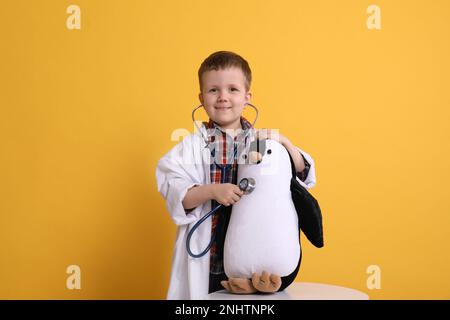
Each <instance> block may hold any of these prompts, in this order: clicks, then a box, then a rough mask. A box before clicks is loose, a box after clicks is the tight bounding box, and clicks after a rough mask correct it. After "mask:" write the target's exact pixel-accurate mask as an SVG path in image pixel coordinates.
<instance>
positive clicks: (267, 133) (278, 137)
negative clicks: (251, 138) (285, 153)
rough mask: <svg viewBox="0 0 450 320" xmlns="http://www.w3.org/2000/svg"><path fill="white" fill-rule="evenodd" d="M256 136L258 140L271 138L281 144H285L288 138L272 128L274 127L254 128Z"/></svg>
mask: <svg viewBox="0 0 450 320" xmlns="http://www.w3.org/2000/svg"><path fill="white" fill-rule="evenodd" d="M256 138H257V139H258V140H267V139H271V140H275V141H278V142H279V143H280V144H282V145H283V146H284V145H286V143H287V142H288V139H287V138H286V137H285V136H283V135H282V134H281V133H280V132H279V130H274V129H266V128H263V129H256Z"/></svg>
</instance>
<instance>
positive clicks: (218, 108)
mask: <svg viewBox="0 0 450 320" xmlns="http://www.w3.org/2000/svg"><path fill="white" fill-rule="evenodd" d="M214 109H216V110H228V109H231V107H214Z"/></svg>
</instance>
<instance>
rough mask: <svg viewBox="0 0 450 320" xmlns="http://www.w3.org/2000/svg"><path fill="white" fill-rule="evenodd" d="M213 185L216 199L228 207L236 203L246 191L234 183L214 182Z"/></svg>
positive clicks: (213, 193)
mask: <svg viewBox="0 0 450 320" xmlns="http://www.w3.org/2000/svg"><path fill="white" fill-rule="evenodd" d="M212 186H213V188H212V195H213V198H214V200H216V201H217V202H218V203H220V204H223V205H224V206H226V207H228V206H229V205H231V204H235V203H236V202H238V201H239V200H240V199H241V197H242V196H243V195H244V191H242V190H241V189H239V187H238V186H237V185H235V184H232V183H221V184H213V185H212Z"/></svg>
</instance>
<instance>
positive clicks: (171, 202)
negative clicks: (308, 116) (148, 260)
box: [156, 51, 315, 299]
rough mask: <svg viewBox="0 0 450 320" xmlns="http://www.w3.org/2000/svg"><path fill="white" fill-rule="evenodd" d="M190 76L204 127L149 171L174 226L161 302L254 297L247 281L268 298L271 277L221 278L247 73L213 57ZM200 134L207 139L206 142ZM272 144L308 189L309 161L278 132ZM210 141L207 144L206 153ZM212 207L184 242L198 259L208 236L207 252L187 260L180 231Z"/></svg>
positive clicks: (266, 133)
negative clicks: (259, 285) (226, 294)
mask: <svg viewBox="0 0 450 320" xmlns="http://www.w3.org/2000/svg"><path fill="white" fill-rule="evenodd" d="M198 76H199V82H200V94H199V99H200V102H201V103H202V105H203V107H204V108H205V110H206V113H207V114H208V116H209V122H207V123H206V122H205V123H203V126H202V127H201V128H200V132H196V133H194V134H191V135H189V136H187V137H185V138H184V139H183V141H182V142H180V143H179V144H177V145H176V146H175V147H174V148H173V149H172V150H171V151H169V153H167V154H166V155H165V156H163V157H162V158H161V159H160V161H159V162H158V166H157V169H156V178H157V183H158V191H159V192H160V193H161V194H162V196H163V197H164V199H165V200H166V204H167V208H168V211H169V213H170V214H171V216H172V219H173V220H174V222H175V223H176V224H177V225H178V231H177V239H176V244H175V250H174V255H173V261H172V274H171V280H170V286H169V292H168V295H167V298H168V299H204V298H205V297H206V295H207V294H208V293H211V292H215V291H218V290H221V289H223V287H225V288H226V289H227V290H229V291H231V292H234V293H252V292H256V291H257V290H256V289H255V286H254V285H253V283H254V281H255V279H256V280H257V281H259V280H261V282H265V283H266V284H267V286H266V287H265V292H275V291H277V290H278V289H279V288H280V285H281V279H280V277H279V276H277V275H269V274H267V273H263V274H262V275H255V276H254V277H253V278H254V279H252V280H253V282H252V280H251V279H227V277H226V275H225V273H224V270H223V252H222V250H223V243H224V239H225V234H226V229H227V226H228V221H229V217H230V214H231V207H232V205H233V204H234V203H236V202H238V201H239V200H240V198H241V197H242V195H243V192H242V191H241V190H240V189H239V187H238V186H237V185H236V183H237V159H238V158H239V154H237V153H236V145H237V144H239V143H242V141H246V140H245V134H244V133H245V132H248V130H251V129H253V128H252V126H251V124H250V123H249V122H248V121H247V120H246V119H245V118H244V117H243V116H242V112H243V110H244V108H245V106H246V105H247V104H249V103H250V99H251V93H250V91H249V90H250V85H251V70H250V67H249V65H248V63H247V61H245V60H244V59H243V58H242V57H241V56H239V55H237V54H235V53H233V52H229V51H219V52H215V53H213V54H211V55H210V56H209V57H208V58H206V59H205V61H204V62H203V63H202V65H201V66H200V69H199V71H198ZM208 132H214V133H215V134H214V135H213V136H210V135H208ZM204 136H209V142H210V143H209V144H207V143H206V142H205V141H204V140H203V137H204ZM256 136H257V138H258V139H260V140H263V139H271V138H275V137H272V136H274V133H273V132H271V131H270V130H257V131H256ZM276 139H277V140H278V141H279V142H280V143H281V144H282V145H283V146H284V147H285V148H286V149H287V151H288V152H289V153H290V155H291V156H292V159H293V161H294V164H295V168H296V171H297V176H298V180H299V181H300V183H301V184H302V185H303V186H305V187H307V188H311V187H313V186H314V185H315V169H314V161H313V160H312V158H311V157H310V156H309V155H308V154H307V153H305V152H303V151H302V150H300V149H299V148H297V147H295V146H294V145H293V144H292V143H291V142H290V141H289V140H288V139H287V138H286V137H284V136H282V135H281V134H278V135H277V137H276ZM212 143H214V146H215V148H214V149H213V150H211V148H212V147H211V144H212ZM212 158H214V159H212ZM218 159H219V160H218ZM220 159H221V160H220ZM216 163H217V164H219V165H222V166H223V165H226V164H227V163H228V164H232V166H231V170H228V172H227V171H225V172H222V170H219V169H218V166H217V165H216ZM222 174H224V176H222ZM218 204H223V206H222V207H221V209H219V211H217V213H216V214H215V215H213V216H212V219H207V220H206V221H205V222H204V223H203V224H202V225H201V226H200V227H199V228H198V229H197V231H196V234H195V236H193V237H192V241H191V247H192V249H193V250H192V251H193V252H195V253H198V252H201V251H202V250H203V249H204V248H205V247H206V246H207V244H208V243H209V241H210V239H211V235H212V234H213V233H215V235H216V236H215V237H214V241H213V243H212V246H211V250H210V251H209V252H208V254H206V255H204V256H203V257H201V258H197V259H195V258H191V257H190V256H188V254H187V252H186V237H187V233H188V231H189V229H190V228H191V227H192V226H193V225H194V224H195V223H196V222H197V221H198V220H199V219H200V218H201V217H203V216H204V215H205V214H206V213H208V212H209V211H210V210H211V208H214V207H216V206H217V205H218Z"/></svg>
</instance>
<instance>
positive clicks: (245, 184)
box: [239, 178, 256, 194]
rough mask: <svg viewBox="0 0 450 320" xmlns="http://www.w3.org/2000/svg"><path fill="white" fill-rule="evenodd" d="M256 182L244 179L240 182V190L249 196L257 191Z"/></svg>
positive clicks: (251, 179)
mask: <svg viewBox="0 0 450 320" xmlns="http://www.w3.org/2000/svg"><path fill="white" fill-rule="evenodd" d="M255 185H256V181H255V179H253V178H242V179H241V181H239V189H241V190H242V191H244V194H249V193H251V192H252V191H253V190H255Z"/></svg>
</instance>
